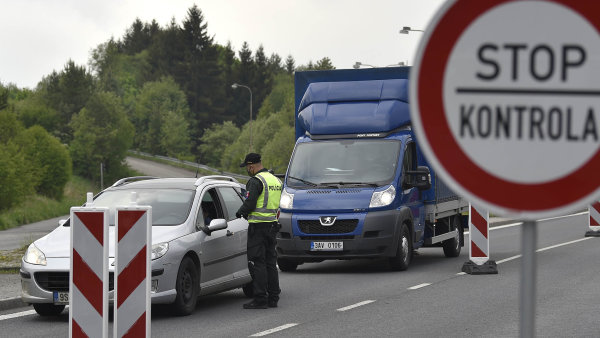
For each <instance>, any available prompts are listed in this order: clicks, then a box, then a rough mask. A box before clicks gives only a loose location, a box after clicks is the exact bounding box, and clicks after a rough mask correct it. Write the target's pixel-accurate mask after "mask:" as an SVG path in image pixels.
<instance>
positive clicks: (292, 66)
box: [285, 55, 296, 75]
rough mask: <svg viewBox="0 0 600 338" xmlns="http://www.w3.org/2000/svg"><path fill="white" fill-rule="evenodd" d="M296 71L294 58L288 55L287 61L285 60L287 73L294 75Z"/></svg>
mask: <svg viewBox="0 0 600 338" xmlns="http://www.w3.org/2000/svg"><path fill="white" fill-rule="evenodd" d="M295 70H296V64H295V62H294V58H293V57H292V56H291V55H288V57H287V59H285V71H286V72H287V73H288V74H290V75H291V74H294V71H295Z"/></svg>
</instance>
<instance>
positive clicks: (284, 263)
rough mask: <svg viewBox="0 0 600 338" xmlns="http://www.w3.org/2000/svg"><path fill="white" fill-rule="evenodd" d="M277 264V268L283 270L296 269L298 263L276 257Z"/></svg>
mask: <svg viewBox="0 0 600 338" xmlns="http://www.w3.org/2000/svg"><path fill="white" fill-rule="evenodd" d="M277 266H279V270H281V271H284V272H290V271H296V268H298V263H297V262H294V261H291V260H289V259H285V258H277Z"/></svg>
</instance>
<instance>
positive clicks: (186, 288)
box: [172, 257, 200, 316]
mask: <svg viewBox="0 0 600 338" xmlns="http://www.w3.org/2000/svg"><path fill="white" fill-rule="evenodd" d="M199 285H200V284H199V283H198V269H197V268H196V264H194V262H193V261H192V259H191V258H189V257H184V258H183V260H182V261H181V265H179V271H178V272H177V281H176V282H175V290H176V291H177V296H176V297H175V302H173V304H172V307H173V310H174V311H175V313H176V314H177V315H179V316H187V315H189V314H191V313H192V312H193V311H194V309H196V302H197V301H198V291H199V290H198V287H199Z"/></svg>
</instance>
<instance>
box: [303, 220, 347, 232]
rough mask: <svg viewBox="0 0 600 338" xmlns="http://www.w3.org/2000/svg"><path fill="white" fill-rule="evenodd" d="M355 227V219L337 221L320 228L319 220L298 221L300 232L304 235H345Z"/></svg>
mask: <svg viewBox="0 0 600 338" xmlns="http://www.w3.org/2000/svg"><path fill="white" fill-rule="evenodd" d="M357 225H358V220H357V219H338V220H336V221H335V223H333V224H332V225H330V226H322V225H321V222H319V220H302V221H298V226H299V227H300V231H302V232H303V233H305V234H345V233H349V232H353V231H354V230H355V229H356V226H357Z"/></svg>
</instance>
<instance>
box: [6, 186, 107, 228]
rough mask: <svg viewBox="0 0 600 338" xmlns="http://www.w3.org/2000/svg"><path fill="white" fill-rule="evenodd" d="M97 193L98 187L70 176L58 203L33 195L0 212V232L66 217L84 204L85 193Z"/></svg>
mask: <svg viewBox="0 0 600 338" xmlns="http://www.w3.org/2000/svg"><path fill="white" fill-rule="evenodd" d="M97 191H98V187H95V186H94V185H93V184H92V182H91V181H88V180H86V179H84V178H81V177H78V176H72V177H71V179H70V180H69V182H67V184H66V186H65V193H64V196H63V198H62V199H61V200H60V201H58V200H54V199H51V198H48V197H45V196H41V195H34V196H32V197H29V198H28V199H27V200H26V201H25V202H23V203H21V204H20V205H18V206H15V207H13V208H10V209H8V210H5V211H3V212H1V213H0V230H6V229H10V228H14V227H17V226H19V225H23V224H29V223H33V222H38V221H43V220H46V219H49V218H53V217H58V216H61V215H67V214H69V211H70V209H71V207H72V206H78V205H82V204H83V203H84V202H85V200H86V193H87V192H97Z"/></svg>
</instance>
